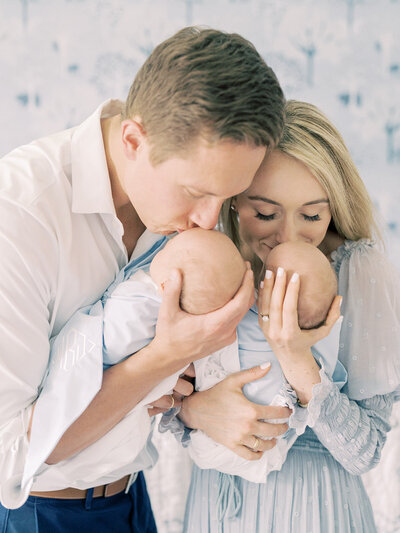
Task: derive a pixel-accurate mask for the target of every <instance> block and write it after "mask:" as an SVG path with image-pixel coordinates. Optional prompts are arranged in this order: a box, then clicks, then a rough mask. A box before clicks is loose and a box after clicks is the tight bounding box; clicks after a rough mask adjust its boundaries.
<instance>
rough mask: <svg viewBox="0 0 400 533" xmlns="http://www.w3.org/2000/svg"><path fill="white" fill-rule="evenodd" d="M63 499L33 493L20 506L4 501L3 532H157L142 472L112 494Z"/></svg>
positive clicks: (0, 511) (0, 525)
mask: <svg viewBox="0 0 400 533" xmlns="http://www.w3.org/2000/svg"><path fill="white" fill-rule="evenodd" d="M91 494H92V490H91V489H89V491H88V496H87V497H86V499H85V500H60V499H56V498H39V497H36V496H29V498H28V500H27V501H26V503H25V504H24V505H23V506H22V507H20V508H19V509H6V508H5V507H3V506H1V505H0V533H157V528H156V525H155V522H154V517H153V512H152V510H151V505H150V500H149V496H148V494H147V489H146V482H145V480H144V476H143V474H142V472H140V473H139V475H138V477H137V479H136V481H135V482H134V483H133V484H132V486H131V488H130V490H129V493H128V494H125V492H124V491H122V492H120V493H119V494H115V495H114V496H110V497H108V498H91Z"/></svg>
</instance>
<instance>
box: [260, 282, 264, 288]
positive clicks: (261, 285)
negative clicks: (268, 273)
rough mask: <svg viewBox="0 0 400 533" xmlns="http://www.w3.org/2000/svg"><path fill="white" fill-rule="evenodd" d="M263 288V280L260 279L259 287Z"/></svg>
mask: <svg viewBox="0 0 400 533" xmlns="http://www.w3.org/2000/svg"><path fill="white" fill-rule="evenodd" d="M263 288H264V282H263V281H260V289H263Z"/></svg>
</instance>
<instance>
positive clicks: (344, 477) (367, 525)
mask: <svg viewBox="0 0 400 533" xmlns="http://www.w3.org/2000/svg"><path fill="white" fill-rule="evenodd" d="M332 259H333V266H334V268H335V271H336V273H337V275H338V279H339V293H340V294H342V295H343V304H342V312H343V315H344V321H343V325H344V326H345V327H344V328H343V327H342V331H341V335H340V352H339V358H340V360H341V362H342V363H343V364H344V366H345V367H346V369H347V371H348V384H347V385H345V387H344V389H343V390H344V391H346V393H344V392H341V391H340V390H339V389H338V387H337V386H336V385H335V384H334V383H333V381H332V379H331V377H330V376H329V375H327V373H326V372H325V371H324V369H323V368H321V371H320V375H321V383H319V384H317V385H315V386H314V388H313V391H312V400H311V401H310V403H309V405H308V408H307V409H303V408H301V407H296V408H295V412H294V413H293V415H292V416H291V417H290V426H291V427H294V428H299V429H302V428H303V427H305V426H308V427H307V429H306V430H305V432H304V434H302V435H301V436H300V437H299V438H298V439H297V440H296V441H295V443H294V444H293V447H292V448H291V449H290V450H289V452H288V455H287V459H286V461H285V463H284V465H283V467H282V469H281V470H280V471H273V472H271V473H270V474H268V476H267V478H266V482H265V483H251V482H249V481H246V480H244V479H243V478H240V477H238V476H230V477H229V476H226V474H221V473H219V472H217V471H215V470H200V469H198V468H196V467H194V470H193V475H192V481H191V486H190V491H189V496H188V501H187V507H186V515H185V526H184V531H185V532H188V533H189V532H196V531H202V532H204V533H207V532H209V533H219V532H221V531H222V532H225V533H239V532H243V531H254V532H257V533H283V532H284V533H311V532H312V533H337V532H340V533H359V532H363V533H376V527H375V524H374V518H373V513H372V509H371V505H370V502H369V500H368V497H367V495H366V492H365V490H364V487H363V484H362V481H361V477H360V474H362V473H364V472H367V471H368V470H370V469H371V468H373V467H374V466H375V465H376V464H377V463H378V461H379V458H380V454H381V451H382V447H383V445H384V443H385V441H386V435H387V432H388V431H389V430H390V424H389V418H390V414H391V411H392V407H393V403H394V402H395V401H397V400H398V399H399V340H400V338H399V334H400V333H399V298H400V292H399V287H400V285H399V276H398V273H397V272H396V271H395V269H394V267H392V266H391V265H390V263H389V262H388V260H387V259H386V258H385V257H384V256H383V255H382V254H381V253H380V252H379V251H378V250H377V249H376V248H375V247H374V245H373V244H372V243H371V242H369V241H364V240H362V241H359V242H354V243H353V242H349V241H346V242H345V244H344V245H343V246H342V247H340V248H339V249H338V250H337V252H336V253H334V254H333V257H332ZM382 347H384V348H385V349H382ZM286 393H287V394H288V396H290V397H292V396H293V394H294V391H293V390H292V389H291V388H290V387H289V386H288V387H287V391H286ZM254 399H255V398H254Z"/></svg>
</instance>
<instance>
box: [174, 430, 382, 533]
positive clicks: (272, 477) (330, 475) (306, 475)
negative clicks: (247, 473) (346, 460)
mask: <svg viewBox="0 0 400 533" xmlns="http://www.w3.org/2000/svg"><path fill="white" fill-rule="evenodd" d="M184 532H185V533H376V532H377V530H376V527H375V523H374V518H373V513H372V508H371V504H370V502H369V499H368V496H367V494H366V492H365V489H364V486H363V484H362V481H361V478H360V476H355V475H352V474H350V473H349V472H347V471H346V470H345V469H344V468H343V467H342V466H341V465H340V464H339V463H338V462H337V461H336V460H335V459H334V458H333V457H332V455H330V453H329V452H328V450H327V449H326V448H325V447H324V446H322V444H321V443H320V442H319V441H318V439H317V438H316V437H315V435H314V433H313V432H312V431H311V430H307V431H306V433H305V434H304V435H302V436H301V437H300V438H299V439H298V440H297V441H296V443H295V445H294V446H293V448H292V449H291V450H290V451H289V453H288V456H287V459H286V462H285V463H284V465H283V467H282V469H281V470H280V471H279V472H271V473H270V474H269V475H268V476H267V481H266V483H251V482H249V481H246V480H244V479H243V478H241V477H239V476H230V475H227V474H221V473H220V472H217V471H216V470H201V469H199V468H197V467H196V466H194V468H193V473H192V480H191V485H190V489H189V495H188V500H187V506H186V513H185V522H184Z"/></svg>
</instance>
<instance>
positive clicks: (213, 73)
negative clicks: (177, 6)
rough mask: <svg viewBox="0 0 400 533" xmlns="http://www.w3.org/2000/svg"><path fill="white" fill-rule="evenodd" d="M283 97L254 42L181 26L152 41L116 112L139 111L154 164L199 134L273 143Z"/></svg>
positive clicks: (278, 131) (127, 115)
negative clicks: (120, 109) (152, 46)
mask: <svg viewBox="0 0 400 533" xmlns="http://www.w3.org/2000/svg"><path fill="white" fill-rule="evenodd" d="M283 108H284V96H283V93H282V89H281V87H280V85H279V82H278V80H277V78H276V76H275V74H274V72H273V71H272V69H271V68H270V67H268V66H267V64H266V63H265V61H264V60H263V59H262V57H261V56H260V55H259V53H258V52H257V50H256V49H255V48H254V46H253V45H252V44H251V43H250V42H249V41H247V40H246V39H244V38H243V37H241V36H240V35H237V34H235V33H224V32H221V31H217V30H213V29H204V28H203V29H202V28H199V27H187V28H184V29H182V30H180V31H179V32H177V33H176V34H175V35H173V36H172V37H171V38H169V39H167V40H166V41H164V42H162V43H161V44H159V45H158V46H157V47H156V48H155V49H154V50H153V52H152V53H151V54H150V56H149V57H148V59H147V60H146V61H145V63H144V64H143V66H142V67H141V69H140V70H139V72H138V73H137V75H136V77H135V80H134V82H133V84H132V86H131V88H130V90H129V95H128V98H127V101H126V105H125V109H124V111H123V113H122V118H123V119H127V118H133V117H136V116H137V117H140V119H141V123H142V126H143V128H144V131H145V132H146V134H147V136H148V139H149V142H150V144H151V145H152V151H151V160H152V163H153V164H157V163H161V162H162V161H163V160H165V159H167V158H168V157H170V156H171V155H178V154H180V153H182V152H186V151H187V150H188V149H189V148H190V147H191V144H192V143H194V141H196V140H197V138H198V137H199V136H203V137H205V138H206V139H207V140H208V141H209V142H210V143H213V142H216V141H219V140H223V139H228V140H231V141H237V142H241V143H242V142H243V143H248V144H252V145H255V146H266V147H270V146H275V145H276V144H277V142H278V141H279V139H280V136H281V133H282V127H283V115H284V112H283Z"/></svg>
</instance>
